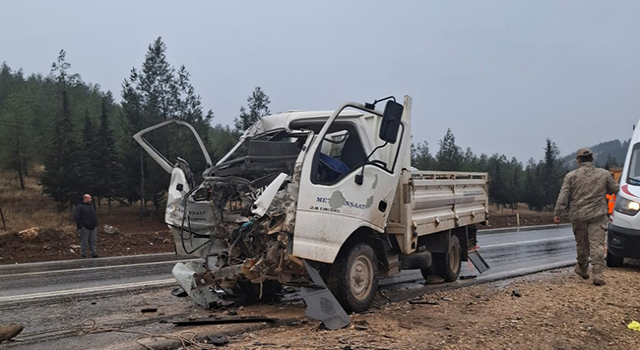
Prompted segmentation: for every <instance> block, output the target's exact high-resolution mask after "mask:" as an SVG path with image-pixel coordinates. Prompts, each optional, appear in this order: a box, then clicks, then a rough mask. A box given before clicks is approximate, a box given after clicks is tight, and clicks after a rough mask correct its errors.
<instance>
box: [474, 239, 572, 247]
mask: <svg viewBox="0 0 640 350" xmlns="http://www.w3.org/2000/svg"><path fill="white" fill-rule="evenodd" d="M568 240H573V236H564V237H555V238H545V239H534V240H530V241H519V242H507V243H498V244H487V245H480V249H493V248H501V247H511V246H520V245H528V244H537V243H547V242H558V241H568Z"/></svg>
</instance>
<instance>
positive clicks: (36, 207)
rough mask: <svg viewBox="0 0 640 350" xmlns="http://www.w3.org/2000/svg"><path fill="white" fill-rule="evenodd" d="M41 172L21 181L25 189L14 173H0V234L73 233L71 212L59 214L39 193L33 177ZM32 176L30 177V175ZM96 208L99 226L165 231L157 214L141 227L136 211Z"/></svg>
mask: <svg viewBox="0 0 640 350" xmlns="http://www.w3.org/2000/svg"><path fill="white" fill-rule="evenodd" d="M41 171H42V169H36V174H35V176H30V177H27V178H26V179H25V190H24V191H23V190H22V189H21V188H20V182H19V180H18V177H17V175H15V173H7V172H5V173H0V208H2V212H3V214H4V217H5V222H6V225H7V229H6V230H3V226H2V223H1V222H0V233H1V232H13V231H21V230H25V229H28V228H31V227H39V228H41V229H61V230H63V231H64V232H69V233H73V232H75V230H76V228H75V223H74V221H73V213H72V212H71V211H70V210H68V209H67V210H66V211H65V212H62V213H61V212H59V211H58V210H57V208H56V205H55V203H54V202H53V201H52V200H51V199H50V198H49V197H47V196H46V195H43V194H42V187H41V186H40V185H39V180H38V178H37V176H38V175H39V174H40V173H41ZM30 175H33V174H30ZM100 204H101V206H100V207H98V208H97V215H98V222H99V224H100V225H104V224H108V225H112V226H115V227H117V228H118V229H120V230H121V231H123V230H124V231H129V232H143V231H144V232H147V231H158V230H166V225H164V223H163V222H162V217H161V216H160V215H153V216H152V217H149V216H148V215H149V214H151V215H152V213H148V214H147V217H146V218H145V220H144V224H145V225H144V227H142V226H141V224H140V217H139V208H138V207H129V206H121V205H120V204H118V203H117V202H112V208H111V214H108V210H107V203H106V200H103V201H102V203H100Z"/></svg>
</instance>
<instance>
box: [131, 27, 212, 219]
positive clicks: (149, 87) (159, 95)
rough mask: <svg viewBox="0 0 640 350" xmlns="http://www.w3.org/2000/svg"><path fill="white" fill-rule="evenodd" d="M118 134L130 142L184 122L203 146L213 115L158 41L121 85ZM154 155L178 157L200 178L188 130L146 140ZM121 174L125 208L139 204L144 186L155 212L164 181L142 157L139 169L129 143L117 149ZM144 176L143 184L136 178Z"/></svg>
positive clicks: (200, 159)
mask: <svg viewBox="0 0 640 350" xmlns="http://www.w3.org/2000/svg"><path fill="white" fill-rule="evenodd" d="M122 99H123V101H122V110H123V117H124V118H123V122H122V128H123V132H122V133H123V134H124V135H127V136H128V137H130V135H133V134H134V133H136V132H138V131H140V130H142V129H144V128H146V127H149V126H151V125H153V124H157V123H159V122H162V121H164V120H168V119H178V120H184V121H187V122H189V123H190V124H192V125H193V126H194V127H195V128H196V130H197V131H198V133H199V134H200V135H201V136H202V135H204V139H205V141H208V140H207V139H208V133H209V130H210V122H211V119H212V118H213V112H211V111H208V112H207V113H206V114H205V113H204V112H203V110H202V105H201V99H200V96H199V95H197V94H196V93H195V89H194V88H193V86H192V85H191V82H190V77H189V73H188V71H187V70H186V68H185V67H184V66H182V67H180V69H178V70H177V71H176V69H175V68H174V67H173V66H171V65H170V64H169V62H168V61H167V58H166V46H165V44H164V43H163V42H162V38H158V39H156V40H155V41H154V42H153V43H152V44H151V45H149V50H148V51H147V54H146V56H145V61H144V63H143V64H142V68H141V69H140V70H137V69H136V68H133V69H132V70H131V74H130V76H129V78H128V79H126V80H125V81H124V83H123V85H122ZM145 137H146V138H147V140H148V142H149V143H150V144H152V145H153V146H154V147H155V148H156V150H157V151H158V152H159V153H161V154H162V155H164V156H165V157H166V158H167V159H168V160H169V161H174V160H176V158H177V157H181V158H185V159H189V160H190V163H191V164H190V165H191V167H192V171H194V173H196V174H199V173H201V172H202V171H203V170H204V168H206V164H205V162H204V157H203V156H202V153H201V151H200V148H199V147H198V146H197V144H196V143H195V142H194V141H195V140H194V138H193V136H192V135H191V134H190V132H189V131H188V130H185V129H179V130H176V128H172V129H170V128H164V129H160V130H156V131H154V132H153V133H151V134H149V135H147V136H145ZM120 147H121V149H122V154H123V158H124V159H123V164H124V168H125V169H126V170H127V171H126V173H125V174H126V179H125V181H124V183H125V184H126V185H125V186H124V187H125V188H127V189H128V190H127V191H123V192H126V193H123V195H124V196H125V197H126V198H128V199H129V201H130V202H133V201H135V200H138V199H140V193H141V192H142V191H141V188H140V187H141V184H142V183H144V189H143V190H144V193H145V195H144V196H145V197H146V198H144V201H143V203H146V200H147V199H151V200H153V203H154V206H155V208H156V210H158V209H159V208H160V207H161V205H160V200H161V199H162V193H163V192H164V191H165V190H166V186H167V183H168V182H169V175H168V174H166V172H164V170H162V169H161V168H160V167H159V166H158V165H157V164H156V163H155V162H149V161H147V159H146V157H145V158H143V160H142V169H141V165H140V158H139V154H140V150H139V148H138V147H137V145H135V143H133V142H131V141H128V140H127V141H124V142H122V143H121V145H120ZM141 173H144V175H145V176H144V179H142V178H141V177H140V174H141Z"/></svg>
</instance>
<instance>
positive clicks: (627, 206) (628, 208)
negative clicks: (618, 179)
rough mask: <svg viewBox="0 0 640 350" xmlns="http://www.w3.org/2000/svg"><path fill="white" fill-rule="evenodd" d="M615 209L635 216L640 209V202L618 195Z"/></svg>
mask: <svg viewBox="0 0 640 350" xmlns="http://www.w3.org/2000/svg"><path fill="white" fill-rule="evenodd" d="M614 210H615V211H617V212H618V213H622V214H625V215H629V216H634V215H636V214H638V212H639V211H640V203H638V202H634V201H630V200H628V199H625V198H622V197H620V196H618V198H616V205H615V207H614Z"/></svg>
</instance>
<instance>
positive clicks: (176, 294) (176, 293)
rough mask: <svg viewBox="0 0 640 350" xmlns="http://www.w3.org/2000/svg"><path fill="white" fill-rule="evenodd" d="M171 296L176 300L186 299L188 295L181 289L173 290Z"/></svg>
mask: <svg viewBox="0 0 640 350" xmlns="http://www.w3.org/2000/svg"><path fill="white" fill-rule="evenodd" d="M171 295H173V296H174V297H178V298H184V297H188V296H189V294H187V292H185V291H184V289H182V288H176V289H174V290H172V291H171Z"/></svg>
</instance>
